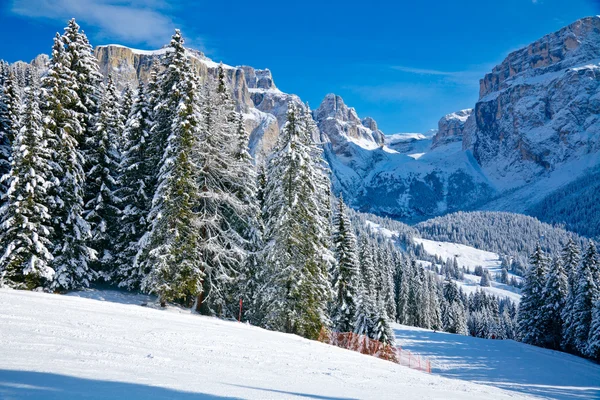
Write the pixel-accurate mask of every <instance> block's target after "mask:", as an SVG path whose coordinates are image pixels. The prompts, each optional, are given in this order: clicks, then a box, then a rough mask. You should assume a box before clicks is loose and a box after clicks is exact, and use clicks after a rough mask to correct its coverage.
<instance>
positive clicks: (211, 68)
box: [94, 45, 253, 111]
mask: <svg viewBox="0 0 600 400" xmlns="http://www.w3.org/2000/svg"><path fill="white" fill-rule="evenodd" d="M166 51H167V49H160V50H152V51H147V50H137V49H132V48H129V47H124V46H119V45H108V46H98V47H96V48H95V49H94V55H95V56H96V58H97V59H98V63H99V65H100V72H102V74H103V75H104V76H108V75H111V76H112V77H113V78H114V80H115V81H116V82H117V87H119V88H120V89H123V88H124V87H125V85H131V86H133V87H137V84H138V80H142V82H147V81H148V79H149V78H150V72H151V70H152V66H153V65H154V64H155V63H158V64H159V65H160V62H159V60H160V56H161V55H163V54H164V53H165V52H166ZM187 53H188V57H189V58H190V61H191V64H192V68H193V69H194V70H196V71H197V72H198V73H199V75H200V76H201V77H207V76H213V77H215V76H216V74H217V68H218V66H219V64H217V63H215V62H213V61H212V60H210V59H209V58H207V57H206V56H205V55H204V54H203V53H202V52H200V51H197V50H192V49H188V50H187ZM223 67H224V71H225V77H226V78H227V80H228V83H229V85H230V87H231V90H232V94H233V97H234V98H235V100H236V103H237V104H238V106H239V107H240V109H241V110H243V111H246V110H247V109H248V107H252V106H253V102H252V99H251V98H250V92H249V91H248V86H247V84H246V78H245V75H244V70H243V69H241V68H233V67H230V66H228V65H223Z"/></svg>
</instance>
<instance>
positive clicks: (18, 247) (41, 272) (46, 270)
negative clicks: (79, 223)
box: [0, 86, 56, 289]
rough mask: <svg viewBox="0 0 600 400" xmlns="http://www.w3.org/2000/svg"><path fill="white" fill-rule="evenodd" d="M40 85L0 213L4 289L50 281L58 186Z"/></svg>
mask: <svg viewBox="0 0 600 400" xmlns="http://www.w3.org/2000/svg"><path fill="white" fill-rule="evenodd" d="M38 95H39V93H38V91H37V89H36V88H35V86H33V87H30V88H28V89H27V92H26V103H25V107H24V115H23V118H22V122H21V125H22V126H21V128H20V130H19V131H18V133H17V135H16V137H15V139H14V143H13V146H12V147H13V151H12V163H11V169H10V172H9V173H8V175H5V176H4V177H3V178H2V180H3V181H6V182H7V183H8V187H9V190H8V192H7V202H6V204H5V205H4V206H3V207H2V208H1V209H0V221H1V223H0V243H2V250H1V253H0V254H1V256H0V286H2V282H3V281H4V284H8V285H9V286H12V287H16V288H23V289H34V288H37V287H40V286H45V285H47V284H48V283H49V282H51V280H52V278H53V275H54V270H53V269H52V268H51V267H50V264H51V261H52V258H53V257H52V253H51V251H50V249H51V242H50V239H51V227H50V214H49V212H50V204H51V201H50V199H49V191H50V188H51V187H52V186H53V185H55V184H56V179H55V178H54V176H53V172H55V168H54V165H53V162H52V150H51V149H52V148H54V147H55V146H56V143H54V142H51V141H50V137H49V135H47V133H46V132H45V131H44V126H43V121H42V114H41V112H40V108H39V105H38Z"/></svg>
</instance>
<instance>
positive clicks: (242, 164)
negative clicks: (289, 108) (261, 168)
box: [233, 113, 267, 323]
mask: <svg viewBox="0 0 600 400" xmlns="http://www.w3.org/2000/svg"><path fill="white" fill-rule="evenodd" d="M233 122H234V125H235V127H236V140H235V142H234V143H235V147H234V149H233V150H234V151H233V161H234V162H235V164H234V165H235V166H236V171H237V172H236V174H237V176H238V181H237V182H238V184H237V190H235V193H236V194H237V196H238V198H239V199H240V200H241V201H242V203H243V204H245V206H246V209H245V210H243V211H244V212H243V213H241V214H239V215H240V216H242V219H238V223H237V224H236V225H237V229H238V231H239V232H240V233H241V235H242V236H243V238H244V239H245V241H246V245H245V247H246V252H247V256H246V260H245V261H244V262H243V264H242V266H241V271H240V273H239V274H238V277H237V284H236V288H237V289H236V290H237V291H238V295H239V296H240V297H241V298H242V301H245V302H246V307H245V308H244V319H246V320H249V321H252V322H255V323H257V322H259V321H261V320H262V318H263V314H262V312H263V311H264V309H263V306H262V305H261V304H260V300H261V296H260V293H259V292H260V290H261V289H262V287H263V285H264V284H265V282H266V281H267V279H266V276H265V269H264V268H263V267H264V261H263V258H264V254H263V248H264V242H263V235H264V224H263V220H262V212H261V206H262V205H261V204H260V203H259V200H258V197H257V196H258V184H259V182H258V176H257V174H256V170H255V166H254V164H253V159H252V156H251V155H250V152H249V148H248V146H249V141H250V136H249V135H248V132H247V130H246V128H245V126H244V119H243V116H242V114H241V113H235V118H234V121H233ZM234 216H235V214H234ZM238 218H239V217H238Z"/></svg>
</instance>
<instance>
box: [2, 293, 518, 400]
mask: <svg viewBox="0 0 600 400" xmlns="http://www.w3.org/2000/svg"><path fill="white" fill-rule="evenodd" d="M80 295H81V297H78V296H77V294H76V295H75V296H60V295H52V294H45V293H35V292H25V291H13V290H8V289H0V304H1V305H2V306H1V307H0V355H1V356H0V398H2V399H50V400H54V399H61V400H63V399H79V398H85V399H118V398H126V399H128V400H135V399H144V400H158V399H176V400H181V399H184V400H192V399H230V398H244V399H307V398H308V399H338V400H341V399H398V398H402V399H519V398H526V397H527V396H525V395H516V396H515V395H514V394H512V393H510V392H506V391H503V390H501V389H498V388H495V387H491V386H485V385H479V384H474V383H470V382H465V381H461V380H453V379H447V378H444V377H441V376H437V375H433V374H426V373H423V372H419V371H415V370H411V369H408V368H406V367H402V366H399V365H397V364H394V363H391V362H388V361H383V360H379V359H376V358H373V357H369V356H365V355H361V354H359V353H355V352H352V351H348V350H343V349H340V348H337V347H333V346H328V345H325V344H322V343H318V342H315V341H309V340H306V339H303V338H300V337H297V336H294V335H287V334H283V333H277V332H270V331H266V330H263V329H260V328H256V327H252V326H248V325H246V324H240V323H237V322H229V321H222V320H218V319H215V318H209V317H201V316H198V315H192V314H190V313H189V311H187V310H183V309H179V308H174V307H171V308H169V309H167V310H159V309H155V308H151V307H141V306H140V305H138V304H140V303H141V302H143V301H146V300H147V298H146V297H137V296H133V297H132V296H131V295H127V294H121V293H114V292H96V293H94V292H91V293H90V292H86V293H83V294H80ZM85 297H93V298H85ZM98 299H103V300H104V301H102V300H98ZM107 300H111V301H107ZM114 301H118V303H116V302H114Z"/></svg>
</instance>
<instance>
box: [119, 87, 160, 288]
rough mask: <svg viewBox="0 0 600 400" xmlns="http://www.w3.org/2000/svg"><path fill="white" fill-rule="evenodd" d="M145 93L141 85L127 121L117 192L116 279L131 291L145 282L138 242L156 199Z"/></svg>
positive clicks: (145, 230) (120, 284) (150, 124)
mask: <svg viewBox="0 0 600 400" xmlns="http://www.w3.org/2000/svg"><path fill="white" fill-rule="evenodd" d="M144 89H145V88H144V85H143V83H142V82H140V84H139V86H138V92H137V96H136V97H135V99H134V102H133V104H132V107H131V112H130V114H129V117H128V119H127V123H126V127H125V135H124V137H125V138H126V143H125V147H124V149H123V156H122V161H121V168H120V169H121V185H120V189H119V192H118V196H119V197H120V199H121V201H122V204H123V205H124V207H123V210H122V214H121V220H120V229H119V236H118V240H117V243H118V247H119V251H118V255H117V257H118V258H117V270H116V273H115V278H114V279H115V281H116V282H117V283H118V285H119V286H121V287H125V288H128V289H137V288H139V286H140V284H141V282H142V279H143V278H144V271H142V270H140V268H139V266H138V265H136V262H135V260H136V257H137V254H138V251H139V241H140V239H141V238H142V236H143V235H144V234H145V233H146V232H147V230H148V228H149V226H148V214H149V212H150V208H151V206H152V197H153V193H150V191H149V190H150V189H151V187H152V186H151V185H152V181H153V177H154V170H153V167H154V166H153V165H152V164H151V157H150V154H151V152H152V151H151V150H152V149H151V143H152V142H151V137H150V134H151V133H150V130H151V127H152V123H153V122H152V114H151V112H150V109H149V105H148V101H147V94H146V93H145V90H144Z"/></svg>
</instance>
